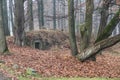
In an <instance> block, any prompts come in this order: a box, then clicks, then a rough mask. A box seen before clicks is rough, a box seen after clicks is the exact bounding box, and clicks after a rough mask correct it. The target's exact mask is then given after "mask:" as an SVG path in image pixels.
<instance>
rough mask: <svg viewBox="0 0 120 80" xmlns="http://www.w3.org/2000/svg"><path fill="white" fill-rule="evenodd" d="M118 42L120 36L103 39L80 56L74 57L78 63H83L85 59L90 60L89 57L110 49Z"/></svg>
mask: <svg viewBox="0 0 120 80" xmlns="http://www.w3.org/2000/svg"><path fill="white" fill-rule="evenodd" d="M119 41H120V34H119V35H117V36H114V37H111V38H107V39H104V40H102V41H100V42H98V43H96V44H94V45H93V46H92V47H90V48H88V49H86V50H85V51H83V52H82V53H81V54H78V55H77V56H76V57H77V58H78V59H79V60H80V61H85V60H86V59H88V58H90V57H91V56H93V55H96V54H97V53H98V52H99V51H101V50H103V49H105V48H107V47H110V46H112V45H114V44H116V43H117V42H119Z"/></svg>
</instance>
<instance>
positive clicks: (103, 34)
mask: <svg viewBox="0 0 120 80" xmlns="http://www.w3.org/2000/svg"><path fill="white" fill-rule="evenodd" d="M119 14H120V9H119V11H118V12H117V13H116V14H115V15H114V17H113V18H112V19H111V21H110V22H109V24H108V25H107V26H106V27H105V28H104V30H103V31H102V32H101V34H100V35H99V36H98V38H97V39H96V41H95V43H97V42H99V41H101V40H103V39H106V38H108V37H109V36H110V35H111V34H112V32H113V30H114V29H115V27H116V26H117V24H118V23H119V21H120V19H119Z"/></svg>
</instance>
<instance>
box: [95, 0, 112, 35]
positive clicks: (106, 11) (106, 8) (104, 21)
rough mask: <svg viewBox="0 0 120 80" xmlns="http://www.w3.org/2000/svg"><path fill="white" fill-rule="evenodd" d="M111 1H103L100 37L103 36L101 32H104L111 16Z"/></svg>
mask: <svg viewBox="0 0 120 80" xmlns="http://www.w3.org/2000/svg"><path fill="white" fill-rule="evenodd" d="M111 1H112V0H103V3H102V7H101V12H100V15H101V19H100V26H99V30H98V35H97V36H99V35H100V34H101V32H102V31H103V30H104V28H105V26H106V25H107V21H108V16H109V3H110V2H111Z"/></svg>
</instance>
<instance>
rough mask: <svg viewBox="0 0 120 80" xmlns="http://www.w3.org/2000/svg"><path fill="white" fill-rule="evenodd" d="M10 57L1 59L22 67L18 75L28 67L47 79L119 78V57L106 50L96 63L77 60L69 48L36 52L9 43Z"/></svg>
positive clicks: (9, 64)
mask: <svg viewBox="0 0 120 80" xmlns="http://www.w3.org/2000/svg"><path fill="white" fill-rule="evenodd" d="M8 44H9V50H10V51H11V52H12V53H14V54H13V55H11V56H0V60H3V61H5V64H6V65H7V66H9V67H12V66H14V65H15V64H16V65H17V66H19V70H18V72H19V73H23V72H25V70H26V69H27V68H32V69H35V70H37V71H38V73H39V74H41V75H42V76H45V77H50V76H55V77H77V76H81V77H110V78H112V77H120V56H113V55H112V54H109V53H108V51H105V52H104V53H103V54H102V55H98V56H97V61H96V62H93V61H86V62H84V63H82V62H80V61H78V60H77V59H76V58H74V57H73V56H71V54H70V50H69V49H55V50H45V51H41V50H37V49H32V48H30V47H18V46H16V45H14V44H13V42H12V41H11V40H9V41H8Z"/></svg>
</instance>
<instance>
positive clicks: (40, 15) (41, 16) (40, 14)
mask: <svg viewBox="0 0 120 80" xmlns="http://www.w3.org/2000/svg"><path fill="white" fill-rule="evenodd" d="M37 5H38V20H39V29H42V28H44V27H43V26H44V3H43V0H37Z"/></svg>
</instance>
